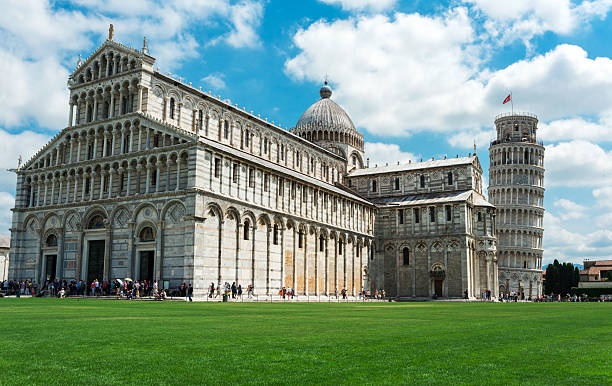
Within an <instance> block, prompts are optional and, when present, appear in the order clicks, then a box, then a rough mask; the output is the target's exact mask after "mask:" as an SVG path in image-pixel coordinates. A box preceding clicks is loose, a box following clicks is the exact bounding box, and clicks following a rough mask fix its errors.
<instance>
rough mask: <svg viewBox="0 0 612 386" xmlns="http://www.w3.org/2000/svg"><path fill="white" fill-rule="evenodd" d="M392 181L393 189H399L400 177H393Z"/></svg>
mask: <svg viewBox="0 0 612 386" xmlns="http://www.w3.org/2000/svg"><path fill="white" fill-rule="evenodd" d="M394 183H395V186H394V189H395V190H399V188H400V179H399V177H395V182H394Z"/></svg>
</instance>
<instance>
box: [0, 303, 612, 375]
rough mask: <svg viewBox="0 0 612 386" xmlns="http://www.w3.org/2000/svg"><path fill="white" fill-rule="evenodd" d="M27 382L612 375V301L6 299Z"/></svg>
mask: <svg viewBox="0 0 612 386" xmlns="http://www.w3.org/2000/svg"><path fill="white" fill-rule="evenodd" d="M29 383H36V384H77V383H79V384H83V385H87V384H109V383H130V384H142V383H144V384H181V385H188V384H229V383H232V384H233V383H275V384H287V383H288V384H313V383H317V384H319V383H325V384H362V383H388V384H392V383H394V384H396V383H417V384H423V383H428V384H457V383H479V384H483V383H486V384H508V383H512V384H519V383H520V384H568V385H569V384H573V385H576V384H597V385H603V384H612V304H610V303H576V304H574V303H564V304H549V303H546V304H527V303H518V304H516V303H504V304H483V303H393V304H389V303H348V304H346V303H344V304H342V303H341V304H337V303H336V304H334V303H332V304H324V303H323V304H317V303H311V304H304V303H294V304H280V303H273V304H269V303H184V302H129V301H115V300H94V299H90V300H89V299H31V298H22V299H0V384H29Z"/></svg>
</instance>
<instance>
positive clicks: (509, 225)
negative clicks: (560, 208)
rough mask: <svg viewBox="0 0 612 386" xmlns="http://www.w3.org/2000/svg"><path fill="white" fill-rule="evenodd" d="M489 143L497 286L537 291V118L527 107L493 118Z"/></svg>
mask: <svg viewBox="0 0 612 386" xmlns="http://www.w3.org/2000/svg"><path fill="white" fill-rule="evenodd" d="M495 129H496V131H497V139H496V140H495V141H493V142H491V147H489V162H490V164H489V202H491V203H492V204H494V205H495V206H496V207H497V216H496V227H497V242H498V246H497V253H498V257H497V258H498V266H499V276H498V278H499V292H500V293H510V292H518V293H519V294H521V295H524V296H525V298H527V297H529V296H536V295H541V294H542V291H543V288H542V234H543V232H544V228H543V219H544V146H543V145H542V142H538V141H537V140H536V131H537V129H538V118H537V117H536V116H535V115H533V114H529V113H512V114H509V113H508V114H502V115H499V116H497V117H496V118H495Z"/></svg>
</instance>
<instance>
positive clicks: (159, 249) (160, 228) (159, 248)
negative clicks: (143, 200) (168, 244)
mask: <svg viewBox="0 0 612 386" xmlns="http://www.w3.org/2000/svg"><path fill="white" fill-rule="evenodd" d="M163 237H164V221H163V220H162V221H159V222H158V223H157V237H156V239H155V241H156V245H155V255H156V256H155V278H154V280H157V281H158V283H159V281H160V280H161V279H162V277H161V273H162V259H163V258H164V250H163V248H164V244H163ZM192 281H193V278H192Z"/></svg>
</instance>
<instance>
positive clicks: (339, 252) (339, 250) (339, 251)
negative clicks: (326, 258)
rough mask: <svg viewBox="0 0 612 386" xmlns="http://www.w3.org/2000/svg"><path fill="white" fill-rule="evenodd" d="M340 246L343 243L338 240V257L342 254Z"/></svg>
mask: <svg viewBox="0 0 612 386" xmlns="http://www.w3.org/2000/svg"><path fill="white" fill-rule="evenodd" d="M342 244H344V241H342V240H340V242H339V243H338V254H339V255H341V254H342Z"/></svg>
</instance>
